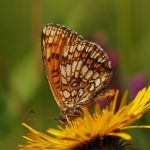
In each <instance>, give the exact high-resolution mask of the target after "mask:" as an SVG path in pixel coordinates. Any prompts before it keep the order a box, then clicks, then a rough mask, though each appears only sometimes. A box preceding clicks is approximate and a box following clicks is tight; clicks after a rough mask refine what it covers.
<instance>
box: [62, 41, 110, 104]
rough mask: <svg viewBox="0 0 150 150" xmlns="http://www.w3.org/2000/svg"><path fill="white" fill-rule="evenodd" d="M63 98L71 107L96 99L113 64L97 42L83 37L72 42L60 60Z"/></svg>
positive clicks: (108, 77)
mask: <svg viewBox="0 0 150 150" xmlns="http://www.w3.org/2000/svg"><path fill="white" fill-rule="evenodd" d="M60 71H61V92H62V101H63V102H64V103H65V105H66V106H67V107H74V106H76V105H83V104H85V105H86V104H87V103H89V101H90V100H91V99H92V100H93V99H94V97H92V96H93V95H94V93H98V92H99V91H100V90H101V89H103V88H104V87H105V86H106V85H107V83H108V82H109V79H110V77H111V73H112V71H111V66H110V61H109V60H108V57H107V55H106V54H105V52H104V51H103V50H102V48H100V47H99V46H98V45H97V44H95V43H92V42H88V41H85V40H80V41H77V42H74V43H71V44H70V45H68V46H67V47H66V48H65V50H64V52H63V54H62V61H61V64H60Z"/></svg>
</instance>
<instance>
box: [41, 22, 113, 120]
mask: <svg viewBox="0 0 150 150" xmlns="http://www.w3.org/2000/svg"><path fill="white" fill-rule="evenodd" d="M41 38H42V56H43V62H44V66H45V71H46V75H47V79H48V82H49V85H50V88H51V90H52V93H53V96H54V98H55V100H56V102H57V104H58V105H59V107H60V108H61V110H62V111H63V113H64V116H65V117H64V118H65V119H67V120H68V118H70V117H73V116H78V115H80V113H81V110H82V107H83V106H87V105H89V104H90V103H93V102H96V101H100V99H101V98H104V97H107V96H111V95H113V94H114V92H112V91H111V92H108V91H107V90H106V91H105V90H103V89H104V88H105V87H106V85H107V84H108V83H109V80H110V77H111V74H112V68H111V62H110V61H109V59H108V56H107V54H106V53H105V52H104V51H103V49H102V48H101V47H100V46H99V45H97V44H95V43H93V42H89V41H86V40H84V39H83V38H82V36H80V35H78V34H77V33H76V32H74V31H72V30H70V29H67V28H66V27H64V26H62V25H58V24H48V25H46V26H45V27H44V28H43V30H42V37H41Z"/></svg>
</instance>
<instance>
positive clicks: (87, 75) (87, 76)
mask: <svg viewBox="0 0 150 150" xmlns="http://www.w3.org/2000/svg"><path fill="white" fill-rule="evenodd" d="M92 74H93V71H92V70H89V71H88V72H87V73H86V75H85V78H86V79H87V80H88V79H89V78H90V77H91V76H92Z"/></svg>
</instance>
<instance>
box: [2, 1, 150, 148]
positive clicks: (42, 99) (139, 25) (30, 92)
mask: <svg viewBox="0 0 150 150" xmlns="http://www.w3.org/2000/svg"><path fill="white" fill-rule="evenodd" d="M0 5H1V9H0V18H1V19H0V25H1V28H0V41H1V42H0V43H1V47H0V149H1V150H6V149H14V150H15V149H17V145H18V144H19V143H23V142H24V140H23V139H22V138H21V136H22V135H25V134H26V130H25V129H24V128H23V127H22V126H21V123H22V122H26V123H29V124H30V125H32V126H33V127H35V128H36V129H39V130H43V131H44V130H45V129H47V128H48V127H49V126H51V127H54V126H55V125H56V121H54V119H53V118H54V117H55V116H57V115H58V114H59V113H60V112H59V108H58V106H57V105H56V103H55V101H54V100H53V97H52V95H51V93H50V90H49V86H48V83H47V81H46V77H45V73H44V69H43V65H42V59H41V48H40V32H41V29H42V28H43V26H44V25H45V24H47V23H51V22H53V23H59V24H64V25H66V26H67V27H70V28H72V29H74V30H75V31H77V32H78V33H80V34H81V35H83V36H84V37H85V39H89V40H90V39H93V36H94V34H95V33H103V35H105V37H106V39H107V41H106V43H105V44H106V45H105V46H106V47H109V48H108V49H109V50H108V52H111V50H112V49H113V51H114V52H115V53H117V55H118V56H119V63H118V65H117V73H116V77H115V78H116V79H115V82H118V83H119V85H120V86H119V87H120V88H122V89H126V88H129V87H130V78H131V77H132V76H133V75H135V74H138V73H142V74H144V75H146V76H147V81H146V82H145V83H144V85H143V86H145V85H149V79H150V78H149V75H150V63H149V62H148V60H149V58H150V9H149V6H150V1H149V0H143V1H141V0H124V1H123V0H122V1H121V0H105V1H104V0H81V1H79V0H26V1H20V0H13V1H11V0H5V1H1V2H0ZM100 39H103V37H101V38H100ZM100 42H101V41H100ZM31 110H32V111H35V113H31V112H32V111H31ZM49 114H51V115H49ZM49 118H51V119H49ZM149 120H150V116H149V114H146V115H145V116H144V117H143V119H141V120H140V121H138V123H137V124H150V121H149ZM132 134H133V137H134V138H133V140H132V141H131V142H132V143H133V145H134V146H135V147H136V148H139V149H142V150H149V149H150V144H149V139H150V131H148V130H146V129H139V130H138V131H137V130H136V131H132Z"/></svg>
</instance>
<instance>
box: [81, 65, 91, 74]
mask: <svg viewBox="0 0 150 150" xmlns="http://www.w3.org/2000/svg"><path fill="white" fill-rule="evenodd" d="M88 69H89V68H88V67H87V65H84V66H83V67H82V69H81V74H82V75H83V76H84V75H85V73H86V72H87V71H88Z"/></svg>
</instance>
